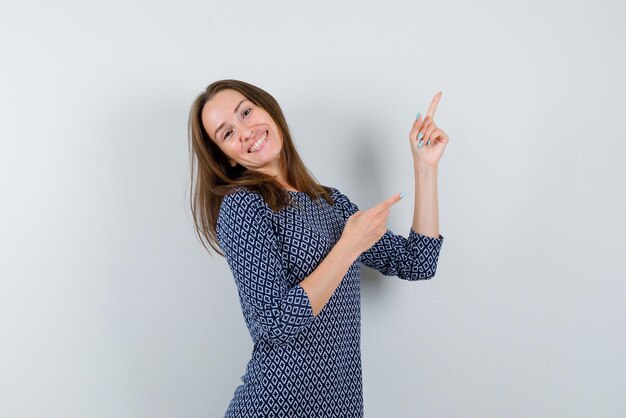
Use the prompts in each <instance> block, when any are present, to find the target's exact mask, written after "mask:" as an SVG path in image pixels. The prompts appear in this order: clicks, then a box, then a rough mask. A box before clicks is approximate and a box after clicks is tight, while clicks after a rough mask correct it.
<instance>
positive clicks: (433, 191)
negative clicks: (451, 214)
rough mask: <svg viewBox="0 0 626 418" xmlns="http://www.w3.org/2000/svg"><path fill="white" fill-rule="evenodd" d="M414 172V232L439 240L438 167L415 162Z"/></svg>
mask: <svg viewBox="0 0 626 418" xmlns="http://www.w3.org/2000/svg"><path fill="white" fill-rule="evenodd" d="M413 171H414V173H415V203H414V205H413V225H412V228H413V231H415V232H417V233H418V234H422V235H426V236H429V237H433V238H439V205H438V197H437V172H438V167H437V166H434V167H432V166H428V165H424V164H421V163H419V162H417V161H413Z"/></svg>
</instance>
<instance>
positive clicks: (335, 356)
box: [217, 187, 443, 418]
mask: <svg viewBox="0 0 626 418" xmlns="http://www.w3.org/2000/svg"><path fill="white" fill-rule="evenodd" d="M330 189H331V190H332V195H331V196H332V200H333V202H334V204H333V205H329V204H328V202H326V200H324V199H323V198H320V199H318V200H315V201H314V200H312V199H311V198H310V197H309V195H307V194H306V193H304V192H294V191H289V193H290V195H291V197H292V199H293V205H291V206H287V207H285V208H283V209H282V210H280V211H278V212H274V211H273V210H272V209H271V208H270V207H269V206H268V205H267V204H266V203H265V202H264V200H263V198H262V197H261V195H260V194H258V193H257V192H255V191H252V190H250V189H247V188H245V187H238V188H236V189H235V190H234V191H233V192H231V194H228V195H226V196H224V199H223V201H222V205H221V207H220V211H219V216H218V222H217V234H218V241H219V244H220V247H221V249H222V251H223V252H224V254H225V255H226V260H227V262H228V265H229V267H230V269H231V271H232V273H233V276H234V280H235V284H236V286H237V291H238V294H239V301H240V304H241V309H242V313H243V317H244V320H245V322H246V325H247V327H248V330H249V332H250V336H251V337H252V341H253V343H254V347H253V350H252V356H251V359H250V361H249V362H248V364H247V367H246V371H245V374H244V375H243V376H242V377H241V381H242V382H243V384H241V385H239V386H238V387H237V388H236V389H235V391H234V394H233V398H232V400H231V401H230V404H229V405H228V409H227V411H226V414H225V417H238V418H239V417H241V418H243V417H316V418H320V417H362V416H363V386H362V375H361V293H360V290H361V274H360V273H361V264H365V265H366V266H367V267H370V268H373V269H376V270H378V271H380V272H381V273H382V274H384V275H386V276H397V277H399V278H400V279H403V280H409V281H416V280H423V279H430V278H432V277H433V276H434V275H435V271H436V268H437V260H438V258H439V252H440V249H441V245H442V243H443V236H441V235H439V238H433V237H429V236H425V235H422V234H418V233H416V232H414V231H413V229H410V230H409V235H408V238H405V237H403V236H401V235H397V234H394V233H393V232H392V231H391V230H389V229H387V232H385V234H384V235H383V236H382V238H381V239H380V240H379V241H378V242H376V243H375V244H374V245H373V246H372V247H371V248H370V249H368V250H367V251H365V252H364V253H362V254H361V255H360V256H359V257H358V259H357V260H356V261H355V262H354V263H353V264H352V265H351V266H350V268H349V269H348V272H347V273H346V275H345V276H344V277H343V279H342V281H341V282H340V284H339V286H338V287H337V289H336V290H335V292H334V293H333V295H332V296H331V298H330V300H329V301H328V302H327V303H326V305H324V307H323V309H322V310H321V311H320V312H319V314H318V315H317V316H313V311H312V308H311V302H310V300H309V298H308V296H307V294H306V292H305V291H304V289H303V288H302V287H301V285H300V281H302V280H303V279H304V278H306V277H307V276H308V275H309V274H311V273H312V272H313V271H314V270H315V268H316V267H317V266H318V265H319V264H320V262H321V261H322V260H323V259H324V258H325V257H326V255H327V254H328V253H329V252H330V250H331V249H332V248H333V246H334V245H335V243H336V242H337V240H338V239H339V238H340V236H341V233H342V231H343V228H344V226H345V223H346V220H347V219H348V218H349V217H350V216H351V215H352V214H353V213H355V212H356V211H358V210H359V208H358V207H357V206H356V205H355V204H354V203H352V202H351V201H350V200H349V199H348V198H347V197H346V196H345V195H344V194H342V193H341V192H340V191H339V190H337V189H336V188H333V187H331V188H330Z"/></svg>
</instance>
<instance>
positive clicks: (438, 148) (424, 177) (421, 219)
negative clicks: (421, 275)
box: [409, 92, 449, 238]
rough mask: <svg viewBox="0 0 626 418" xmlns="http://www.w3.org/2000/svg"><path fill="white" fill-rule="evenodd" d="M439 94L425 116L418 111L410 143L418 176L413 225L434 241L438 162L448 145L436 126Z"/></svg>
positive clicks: (436, 231)
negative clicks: (435, 118)
mask: <svg viewBox="0 0 626 418" xmlns="http://www.w3.org/2000/svg"><path fill="white" fill-rule="evenodd" d="M441 95H442V92H438V93H437V94H435V96H434V97H433V100H432V101H431V103H430V106H429V107H428V112H426V117H425V118H423V119H422V116H421V115H420V113H419V112H418V114H417V117H416V118H415V122H414V123H413V127H412V129H411V132H410V133H409V142H410V145H411V153H412V154H413V173H414V174H415V205H414V207H413V225H412V228H413V230H414V231H415V232H417V233H420V234H423V235H427V236H430V237H433V238H437V237H439V206H438V197H437V173H438V169H439V160H440V159H441V157H442V155H443V152H444V150H445V148H446V145H448V141H449V138H448V135H447V134H446V133H445V132H444V131H442V130H441V129H439V127H438V126H437V125H436V124H435V120H434V117H435V112H436V111H437V105H438V104H439V100H441Z"/></svg>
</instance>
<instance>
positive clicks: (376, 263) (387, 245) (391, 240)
mask: <svg viewBox="0 0 626 418" xmlns="http://www.w3.org/2000/svg"><path fill="white" fill-rule="evenodd" d="M332 189H333V198H334V199H335V203H336V205H337V207H338V208H339V209H340V210H341V211H342V213H343V216H344V218H345V219H346V220H347V219H348V218H349V217H350V216H352V215H353V214H354V213H355V212H357V211H358V210H359V208H358V206H357V205H356V204H354V203H352V202H351V201H350V199H348V197H347V196H346V195H344V194H343V193H341V192H340V191H339V190H337V189H335V188H332ZM442 244H443V236H442V235H441V234H439V237H438V238H434V237H429V236H427V235H422V234H419V233H417V232H415V231H414V230H413V228H410V229H409V235H408V238H405V237H403V236H402V235H397V234H394V233H393V231H391V230H390V229H387V231H386V232H385V234H384V235H383V236H382V237H381V238H380V239H379V240H378V241H377V242H376V243H375V244H374V245H372V247H370V248H369V249H368V250H367V251H365V252H363V253H362V254H361V255H360V256H359V258H358V260H359V261H361V262H362V263H363V264H365V265H366V266H368V267H370V268H373V269H376V270H378V271H380V272H381V273H382V274H384V275H385V276H398V277H399V278H401V279H403V280H410V281H414V280H423V279H430V278H432V277H434V276H435V273H436V271H437V261H438V259H439V253H440V251H441V246H442Z"/></svg>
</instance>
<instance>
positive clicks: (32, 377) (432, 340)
mask: <svg viewBox="0 0 626 418" xmlns="http://www.w3.org/2000/svg"><path fill="white" fill-rule="evenodd" d="M625 11H626V10H625V7H624V5H623V3H621V2H617V1H596V2H593V3H592V2H580V1H574V2H572V1H567V2H566V1H556V0H547V1H541V2H539V1H525V2H515V3H513V2H495V1H493V2H488V1H481V2H473V3H467V2H462V1H437V2H434V1H423V2H389V1H386V2H362V1H361V2H357V1H351V2H331V1H322V2H319V1H318V2H309V3H301V2H281V3H279V2H258V1H237V2H227V1H220V2H216V1H180V2H165V1H158V2H151V3H148V2H137V1H123V2H122V1H113V2H92V3H91V4H90V3H88V2H78V1H76V2H70V1H65V2H52V3H51V2H44V1H33V2H17V1H10V2H3V6H2V9H1V12H0V36H1V39H2V41H1V43H0V54H1V55H0V56H1V57H2V65H1V68H0V74H1V77H0V83H1V84H0V88H1V93H0V118H1V120H2V122H1V123H0V140H1V142H0V143H1V148H0V170H1V171H0V174H1V175H0V185H1V190H2V199H1V201H0V202H1V203H0V211H1V212H0V213H1V215H2V216H1V221H0V222H1V223H0V228H1V232H0V239H1V241H0V245H1V248H0V250H1V251H2V257H1V260H2V261H1V264H0V269H1V270H0V276H1V277H0V417H2V418H31V417H42V418H43V417H45V418H57V417H58V418H61V417H63V418H69V417H89V418H100V417H115V418H125V417H128V418H137V417H145V418H158V417H218V416H221V415H222V414H223V413H224V411H225V409H226V407H227V404H228V402H229V401H230V399H231V397H232V395H233V392H234V390H235V388H236V386H237V385H239V384H240V383H241V381H240V377H241V376H242V375H243V374H244V372H245V365H246V363H247V361H248V360H249V357H250V354H251V350H252V342H251V339H250V336H249V334H248V331H247V329H246V327H245V324H244V322H243V316H242V314H241V309H240V306H239V301H238V298H237V292H236V287H235V284H234V281H233V278H232V274H231V273H230V270H229V268H228V266H227V264H226V261H225V260H224V259H223V258H222V257H220V256H217V255H213V256H211V255H209V254H207V252H206V251H205V250H204V248H203V247H202V246H201V245H200V243H199V241H198V240H197V238H196V237H195V234H194V230H193V224H192V218H191V211H190V208H189V182H190V179H189V150H188V144H187V118H188V112H189V108H190V105H191V102H192V100H193V99H194V98H195V96H196V95H197V94H198V93H200V92H201V91H202V90H203V89H204V88H205V87H206V86H207V85H208V84H209V83H211V82H212V81H215V80H217V79H221V78H235V79H241V80H245V81H248V82H251V83H253V84H256V85H258V86H259V87H261V88H264V89H266V90H267V91H268V92H270V93H271V94H272V95H274V97H275V98H276V99H277V100H278V102H279V103H280V105H281V107H282V108H283V110H284V112H285V115H286V117H287V122H288V123H289V126H290V128H291V130H292V134H293V137H294V140H295V143H296V146H297V149H298V151H299V152H300V154H301V156H302V158H303V160H304V161H305V163H306V164H307V166H308V167H309V168H310V169H311V171H312V172H313V174H314V175H315V176H316V178H317V180H318V181H320V182H321V183H322V184H327V185H331V186H334V187H337V188H339V189H340V190H341V191H343V192H344V193H345V194H347V195H348V196H349V197H350V198H351V200H352V201H353V202H355V203H357V204H358V205H359V207H360V208H362V209H366V208H368V207H371V206H373V205H374V204H376V203H378V202H379V201H381V200H383V199H385V198H386V197H388V196H390V195H392V194H393V193H396V192H400V191H406V192H407V196H406V197H405V198H404V200H403V201H401V202H400V203H399V204H397V205H395V206H394V208H393V209H392V213H391V215H390V218H389V222H388V226H389V228H390V229H392V230H393V231H394V232H396V233H400V234H402V235H404V236H407V235H408V232H409V228H410V225H411V221H412V217H413V213H412V209H413V199H414V198H415V193H414V189H413V188H414V183H413V172H412V159H411V154H410V152H409V143H408V133H409V130H410V128H411V124H412V123H413V120H414V117H415V114H416V113H417V111H421V112H422V113H424V112H425V111H426V110H427V108H428V104H429V103H430V100H431V98H432V96H433V95H434V94H435V93H436V92H437V91H439V90H443V97H442V99H441V102H440V104H439V108H438V112H437V115H436V121H437V123H438V125H439V126H440V127H441V129H443V130H444V131H445V132H447V133H448V135H449V136H450V142H449V145H448V147H447V149H446V152H445V154H444V156H443V158H442V160H441V162H440V165H439V208H440V213H439V216H440V231H441V233H442V235H443V236H444V237H445V241H444V245H443V247H442V251H441V255H440V258H439V265H438V270H437V275H436V276H435V278H433V279H432V280H430V281H422V282H414V283H410V282H405V281H402V280H400V279H398V278H396V277H387V276H382V275H380V274H379V273H378V272H377V271H374V270H370V269H368V268H367V267H363V277H362V280H363V281H362V354H363V375H364V378H363V379H364V402H365V415H366V416H367V417H382V416H393V417H433V418H447V417H481V418H487V417H493V418H500V417H509V418H516V417H568V418H573V417H581V418H582V417H585V418H587V417H591V416H593V417H618V416H624V414H625V413H626V401H625V400H624V397H623V394H624V393H623V392H624V389H623V377H624V375H625V374H626V366H625V363H624V360H623V355H624V352H625V350H626V337H625V335H626V334H625V333H624V318H626V304H624V294H625V293H626V281H625V280H624V278H625V276H626V275H625V273H624V267H623V261H624V253H625V251H624V250H625V245H624V239H623V236H624V232H625V231H624V229H625V228H624V225H625V222H624V213H625V209H626V204H625V203H626V199H625V193H624V179H625V178H626V144H625V140H626V135H625V134H624V128H623V126H622V120H623V114H624V111H625V110H626V106H625V97H626V82H625V77H624V74H626V61H625V52H624V51H625V48H624V41H623V40H624V39H626V29H625V28H624V25H623V21H624V17H625Z"/></svg>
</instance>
